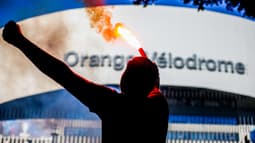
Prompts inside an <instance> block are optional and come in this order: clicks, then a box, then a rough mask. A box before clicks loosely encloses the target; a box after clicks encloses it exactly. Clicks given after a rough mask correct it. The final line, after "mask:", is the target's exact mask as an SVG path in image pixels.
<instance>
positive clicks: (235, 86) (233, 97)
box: [0, 0, 255, 143]
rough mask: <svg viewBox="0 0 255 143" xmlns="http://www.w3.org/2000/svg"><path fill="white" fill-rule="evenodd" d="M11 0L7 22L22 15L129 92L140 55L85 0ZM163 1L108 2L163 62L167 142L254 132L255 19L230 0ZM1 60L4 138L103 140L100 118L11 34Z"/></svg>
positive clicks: (4, 13)
mask: <svg viewBox="0 0 255 143" xmlns="http://www.w3.org/2000/svg"><path fill="white" fill-rule="evenodd" d="M11 2H12V1H9V2H8V3H9V4H8V5H3V7H4V9H3V10H2V9H0V13H1V17H3V18H1V20H0V27H3V25H4V23H5V22H7V21H8V20H9V19H14V20H16V21H18V22H19V24H20V25H21V28H22V30H23V33H24V34H25V35H26V36H27V37H28V38H30V39H31V40H32V41H34V42H35V43H36V44H38V45H39V46H40V47H42V48H43V49H44V50H46V51H48V52H50V53H51V54H53V55H54V56H56V57H57V58H59V59H61V60H63V61H64V62H66V63H67V64H68V65H69V66H70V68H72V69H73V70H75V71H76V72H77V73H79V74H81V75H83V76H84V77H86V78H88V79H89V80H92V81H94V82H97V83H100V84H104V85H106V86H108V87H110V88H113V89H115V90H117V91H120V89H119V86H118V85H119V79H120V77H121V74H122V71H123V70H124V69H125V65H126V62H127V61H128V59H130V58H131V57H132V56H137V55H138V53H137V51H136V50H135V49H133V48H130V47H129V45H127V44H126V43H125V42H123V41H114V42H108V41H105V39H104V38H103V36H102V35H101V34H102V33H99V32H97V31H96V30H95V29H94V28H93V27H91V23H90V22H91V21H90V19H89V18H88V15H87V14H88V13H86V12H85V9H86V6H85V7H84V4H83V3H82V2H78V1H72V0H67V1H58V0H56V1H54V2H52V1H48V0H45V1H40V0H39V1H38V2H36V3H34V2H32V0H31V1H30V0H29V1H26V2H24V1H20V2H17V1H15V2H14V3H11ZM157 2H158V5H155V6H147V7H146V8H144V7H139V6H134V5H131V3H130V2H127V1H123V2H122V1H114V0H112V1H107V2H106V4H105V5H106V6H105V7H101V8H102V9H103V10H105V11H106V15H104V14H103V15H102V16H110V18H111V20H112V24H115V23H118V22H121V23H124V24H125V25H126V26H128V27H130V28H131V29H132V31H134V33H135V35H136V36H137V37H138V39H139V40H140V41H141V43H142V45H143V48H144V49H145V51H146V53H147V55H148V57H149V58H150V59H151V60H152V61H154V62H155V63H156V64H157V65H158V67H159V70H160V79H161V80H160V82H161V87H160V88H161V91H162V92H163V93H164V95H165V96H166V97H167V99H168V104H169V111H170V116H169V126H168V135H167V142H173V143H182V142H183V143H188V142H192V143H194V142H199V143H211V142H215V143H216V142H217V143H218V142H224V143H225V142H226V143H237V142H251V141H252V140H254V132H255V131H254V130H255V98H254V97H255V88H254V85H255V77H254V76H253V75H252V73H254V72H255V64H254V62H253V61H254V60H253V59H254V58H253V53H255V49H254V39H255V32H254V31H255V28H254V27H255V23H254V20H251V19H247V18H244V17H240V15H238V13H236V12H233V13H231V12H226V11H224V9H225V8H223V6H219V7H218V8H215V7H212V8H210V7H208V10H209V11H203V12H197V11H196V9H193V8H194V7H192V6H190V5H187V6H185V5H183V4H182V3H181V2H178V1H157ZM6 4H7V2H6ZM107 6H110V7H107ZM111 6H114V8H113V7H111ZM19 11H22V12H21V13H20V12H19ZM109 13H110V15H108V14H109ZM1 30H2V29H1ZM0 58H1V61H2V62H1V63H0V67H1V70H0V75H1V78H0V87H1V88H0V103H1V104H0V143H18V142H19V143H30V142H31V143H81V142H83V143H99V142H101V122H100V119H99V118H98V116H97V115H96V114H94V113H91V112H90V111H89V109H88V108H87V107H86V106H85V105H83V104H81V103H80V102H79V101H78V100H77V99H76V98H75V97H74V96H73V95H71V94H70V93H69V92H68V91H66V90H65V89H63V88H62V87H61V86H59V85H58V84H57V83H55V82H54V81H52V80H51V79H49V78H48V77H46V76H45V75H42V73H41V72H39V71H38V70H37V69H36V68H35V67H34V66H33V65H32V64H31V63H30V62H29V61H28V60H27V59H26V58H25V57H24V56H23V55H22V54H20V52H19V51H17V50H16V49H14V48H13V47H11V46H10V45H8V44H6V43H5V42H4V41H3V40H2V39H0ZM109 75H111V76H109ZM63 78H64V77H63Z"/></svg>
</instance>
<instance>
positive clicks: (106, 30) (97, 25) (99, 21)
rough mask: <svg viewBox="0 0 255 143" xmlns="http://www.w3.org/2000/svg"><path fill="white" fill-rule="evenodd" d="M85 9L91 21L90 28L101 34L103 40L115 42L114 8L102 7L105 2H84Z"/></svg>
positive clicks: (90, 0) (95, 0)
mask: <svg viewBox="0 0 255 143" xmlns="http://www.w3.org/2000/svg"><path fill="white" fill-rule="evenodd" d="M84 3H85V6H87V8H86V9H85V11H86V13H87V15H88V17H89V20H90V26H91V27H92V28H94V29H95V30H96V31H97V32H98V33H100V34H101V35H102V36H103V38H104V39H105V40H106V41H107V42H109V41H113V40H114V39H115V38H116V37H115V36H114V27H115V26H114V25H113V24H112V21H111V18H112V9H113V7H109V6H107V7H106V6H102V5H103V4H104V2H103V1H102V0H84Z"/></svg>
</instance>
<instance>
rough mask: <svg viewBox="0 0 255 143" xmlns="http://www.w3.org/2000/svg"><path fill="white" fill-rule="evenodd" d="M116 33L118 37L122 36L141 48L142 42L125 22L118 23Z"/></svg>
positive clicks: (132, 44)
mask: <svg viewBox="0 0 255 143" xmlns="http://www.w3.org/2000/svg"><path fill="white" fill-rule="evenodd" d="M114 35H115V36H116V37H121V38H122V39H124V40H125V41H126V42H127V43H128V44H129V45H131V46H132V47H135V48H137V49H138V48H141V47H142V46H141V43H140V42H139V41H138V39H137V38H136V37H135V36H134V34H133V33H132V32H131V31H130V30H129V29H128V28H127V27H125V26H124V25H123V24H121V23H117V24H116V25H115V28H114Z"/></svg>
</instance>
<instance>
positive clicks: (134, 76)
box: [120, 57, 159, 98]
mask: <svg viewBox="0 0 255 143" xmlns="http://www.w3.org/2000/svg"><path fill="white" fill-rule="evenodd" d="M120 87H121V91H122V92H123V93H124V94H126V95H128V96H139V97H146V96H148V94H149V93H150V92H151V91H152V90H153V89H154V88H155V87H159V72H158V67H157V65H156V64H155V63H153V62H152V61H150V60H149V59H148V58H146V57H134V58H132V59H131V60H129V61H128V63H127V67H126V70H125V71H124V73H123V75H122V78H121V82H120ZM139 97H137V98H139Z"/></svg>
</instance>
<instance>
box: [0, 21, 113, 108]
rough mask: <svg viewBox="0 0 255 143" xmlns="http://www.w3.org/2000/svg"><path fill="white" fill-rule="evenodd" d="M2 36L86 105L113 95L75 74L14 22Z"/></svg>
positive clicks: (110, 91) (4, 30)
mask: <svg viewBox="0 0 255 143" xmlns="http://www.w3.org/2000/svg"><path fill="white" fill-rule="evenodd" d="M2 36H3V39H4V40H5V41H7V42H8V43H10V44H12V45H14V46H15V47H17V48H18V49H20V50H21V51H22V52H23V53H24V54H25V55H26V57H28V58H29V59H30V61H32V63H33V64H34V65H35V66H36V67H37V68H38V69H39V70H40V71H42V72H43V73H44V74H46V75H48V76H49V77H50V78H52V79H53V80H54V81H56V82H57V83H59V84H60V85H62V86H63V87H64V88H65V89H67V90H68V91H69V92H70V93H72V94H73V95H74V96H75V97H77V98H78V99H79V100H80V101H82V102H83V103H85V104H86V105H88V104H90V103H88V102H91V101H89V100H95V99H94V98H99V100H100V98H103V97H102V96H107V95H110V94H112V90H110V89H109V88H106V87H105V86H102V85H97V84H94V83H92V82H90V81H88V80H86V79H85V78H83V77H81V76H80V75H78V74H76V73H75V72H73V71H72V70H71V69H70V68H69V67H68V66H67V65H66V64H65V63H64V62H62V61H61V60H59V59H57V58H55V57H54V56H52V55H50V54H48V53H47V52H45V51H44V50H42V49H41V48H39V47H38V46H36V45H35V44H34V43H32V42H31V41H29V40H28V39H27V38H26V37H25V36H24V35H23V34H22V33H21V30H20V27H19V25H17V24H16V23H15V22H14V21H10V22H8V23H7V24H6V25H5V27H4V29H3V34H2ZM99 95H100V97H98V96H99Z"/></svg>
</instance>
